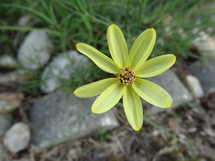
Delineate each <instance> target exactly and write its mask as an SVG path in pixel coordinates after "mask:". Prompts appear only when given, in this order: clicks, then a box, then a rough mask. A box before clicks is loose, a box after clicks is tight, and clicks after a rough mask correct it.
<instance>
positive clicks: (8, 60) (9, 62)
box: [0, 55, 17, 69]
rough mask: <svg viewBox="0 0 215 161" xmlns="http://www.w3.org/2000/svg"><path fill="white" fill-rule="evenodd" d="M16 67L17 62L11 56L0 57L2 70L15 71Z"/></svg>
mask: <svg viewBox="0 0 215 161" xmlns="http://www.w3.org/2000/svg"><path fill="white" fill-rule="evenodd" d="M16 65H17V62H16V60H15V59H14V58H13V57H11V56H10V55H3V56H1V57H0V67H1V68H8V69H13V68H16Z"/></svg>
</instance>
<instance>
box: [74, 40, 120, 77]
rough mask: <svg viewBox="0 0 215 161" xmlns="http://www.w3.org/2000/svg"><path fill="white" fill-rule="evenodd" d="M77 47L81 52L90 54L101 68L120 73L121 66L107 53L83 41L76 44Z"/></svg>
mask: <svg viewBox="0 0 215 161" xmlns="http://www.w3.org/2000/svg"><path fill="white" fill-rule="evenodd" d="M76 48H77V49H78V51H79V52H81V53H83V54H84V55H86V56H88V57H89V58H90V59H91V60H92V61H93V62H94V63H95V64H96V65H97V66H98V67H99V68H101V69H102V70H104V71H105V72H108V73H113V74H117V73H119V71H120V69H119V67H118V66H117V65H116V64H115V63H114V61H113V60H112V59H110V58H108V57H107V56H106V55H104V54H102V53H101V52H100V51H98V50H97V49H95V48H93V47H91V46H89V45H87V44H83V43H79V44H76Z"/></svg>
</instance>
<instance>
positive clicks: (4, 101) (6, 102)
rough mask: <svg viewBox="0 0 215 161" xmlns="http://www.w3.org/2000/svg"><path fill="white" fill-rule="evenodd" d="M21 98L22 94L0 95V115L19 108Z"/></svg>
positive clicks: (8, 93)
mask: <svg viewBox="0 0 215 161" xmlns="http://www.w3.org/2000/svg"><path fill="white" fill-rule="evenodd" d="M23 98H24V94H23V93H12V92H7V93H2V94H0V114H1V113H7V112H10V111H13V110H15V109H16V108H17V107H19V106H20V104H21V102H22V100H23Z"/></svg>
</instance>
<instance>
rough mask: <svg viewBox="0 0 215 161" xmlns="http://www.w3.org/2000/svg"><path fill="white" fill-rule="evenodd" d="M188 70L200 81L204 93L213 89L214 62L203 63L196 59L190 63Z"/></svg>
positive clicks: (214, 89) (214, 85) (214, 87)
mask: <svg viewBox="0 0 215 161" xmlns="http://www.w3.org/2000/svg"><path fill="white" fill-rule="evenodd" d="M188 71H189V73H190V74H191V75H193V76H195V77H196V78H197V79H198V80H199V81H200V83H201V85H202V88H203V90H204V92H205V93H206V94H208V93H210V92H214V91H215V81H214V80H215V62H209V64H204V63H203V62H201V61H197V62H194V63H193V64H191V65H190V67H189V68H188Z"/></svg>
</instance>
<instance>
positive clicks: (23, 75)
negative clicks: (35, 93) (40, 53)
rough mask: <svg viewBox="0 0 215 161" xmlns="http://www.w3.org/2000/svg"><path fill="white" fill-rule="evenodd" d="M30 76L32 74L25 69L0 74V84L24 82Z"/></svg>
mask: <svg viewBox="0 0 215 161" xmlns="http://www.w3.org/2000/svg"><path fill="white" fill-rule="evenodd" d="M31 78H32V74H31V73H30V72H29V71H27V70H19V71H15V72H10V73H6V74H0V84H10V83H18V84H24V83H26V82H27V81H29V80H30V79H31Z"/></svg>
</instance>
